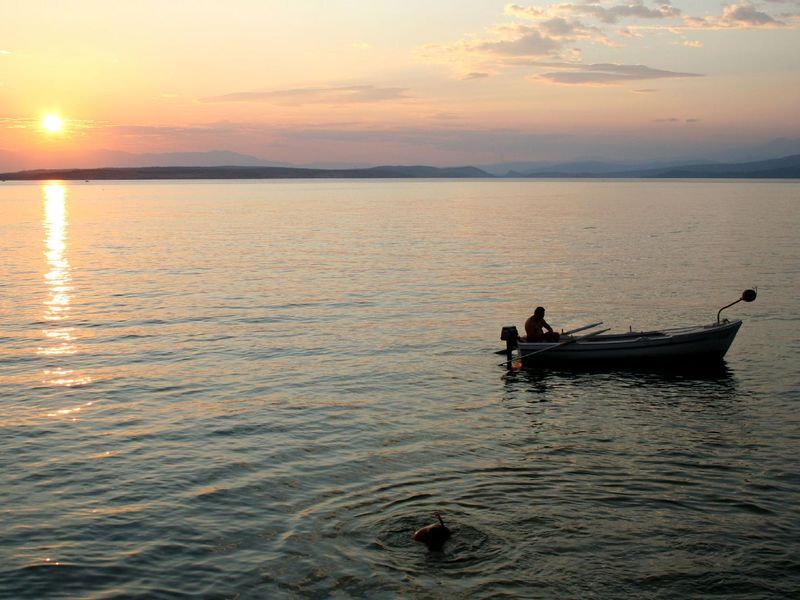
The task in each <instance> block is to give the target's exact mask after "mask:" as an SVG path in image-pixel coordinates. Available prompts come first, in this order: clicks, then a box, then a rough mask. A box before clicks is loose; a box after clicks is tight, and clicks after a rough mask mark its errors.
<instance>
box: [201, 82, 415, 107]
mask: <svg viewBox="0 0 800 600" xmlns="http://www.w3.org/2000/svg"><path fill="white" fill-rule="evenodd" d="M410 97H411V96H410V95H409V93H408V88H401V87H378V86H374V85H349V86H339V87H307V88H294V89H289V90H268V91H250V92H234V93H231V94H223V95H221V96H210V97H207V98H201V100H200V101H201V102H268V103H273V104H292V105H298V104H362V103H374V102H387V101H394V100H404V99H408V98H410Z"/></svg>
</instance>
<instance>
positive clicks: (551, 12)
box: [505, 0, 681, 25]
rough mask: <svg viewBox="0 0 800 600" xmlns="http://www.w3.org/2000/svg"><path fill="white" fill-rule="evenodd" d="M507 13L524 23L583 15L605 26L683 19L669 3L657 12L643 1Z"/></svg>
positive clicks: (515, 9)
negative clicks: (644, 20)
mask: <svg viewBox="0 0 800 600" xmlns="http://www.w3.org/2000/svg"><path fill="white" fill-rule="evenodd" d="M505 13H506V14H507V15H510V16H513V17H518V18H522V19H546V18H552V17H557V16H561V15H579V16H586V17H592V18H594V19H597V20H598V21H600V22H602V23H606V24H609V25H613V24H616V23H618V22H619V21H620V20H623V19H649V20H652V19H671V18H674V17H678V16H680V15H681V10H680V9H679V8H675V7H674V6H672V4H671V3H670V2H669V1H668V0H663V1H662V2H660V3H659V4H658V5H656V6H654V7H653V8H650V7H648V6H646V5H645V3H644V1H643V0H631V1H630V2H625V3H620V4H615V5H613V6H609V7H605V6H602V5H601V4H600V2H597V1H596V0H595V1H587V2H585V3H583V4H574V3H561V4H551V5H549V6H547V7H545V8H538V7H536V6H527V7H526V6H520V5H518V4H509V5H507V6H506V8H505Z"/></svg>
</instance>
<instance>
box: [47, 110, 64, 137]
mask: <svg viewBox="0 0 800 600" xmlns="http://www.w3.org/2000/svg"><path fill="white" fill-rule="evenodd" d="M42 128H43V129H44V130H45V131H47V132H49V133H58V132H59V131H61V130H62V129H64V120H63V119H62V118H61V117H59V116H58V115H56V114H53V113H50V114H49V115H45V116H44V118H43V119H42Z"/></svg>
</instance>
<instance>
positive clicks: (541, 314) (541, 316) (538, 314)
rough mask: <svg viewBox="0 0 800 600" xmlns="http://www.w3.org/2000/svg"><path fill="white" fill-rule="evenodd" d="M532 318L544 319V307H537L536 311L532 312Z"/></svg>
mask: <svg viewBox="0 0 800 600" xmlns="http://www.w3.org/2000/svg"><path fill="white" fill-rule="evenodd" d="M533 316H534V317H535V318H537V319H544V307H542V306H537V307H536V310H534V311H533Z"/></svg>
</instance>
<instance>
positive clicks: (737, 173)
mask: <svg viewBox="0 0 800 600" xmlns="http://www.w3.org/2000/svg"><path fill="white" fill-rule="evenodd" d="M527 177H534V178H559V177H587V178H590V177H608V178H664V179H676V178H680V179H687V178H705V179H731V178H734V179H735V178H741V179H800V154H794V155H792V156H785V157H783V158H775V159H771V160H761V161H754V162H742V163H722V164H714V163H712V164H684V165H675V166H670V167H662V168H657V169H632V170H631V169H628V170H619V171H610V172H606V173H597V172H592V171H585V172H567V171H562V170H553V171H541V172H538V173H535V174H529V175H527Z"/></svg>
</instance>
